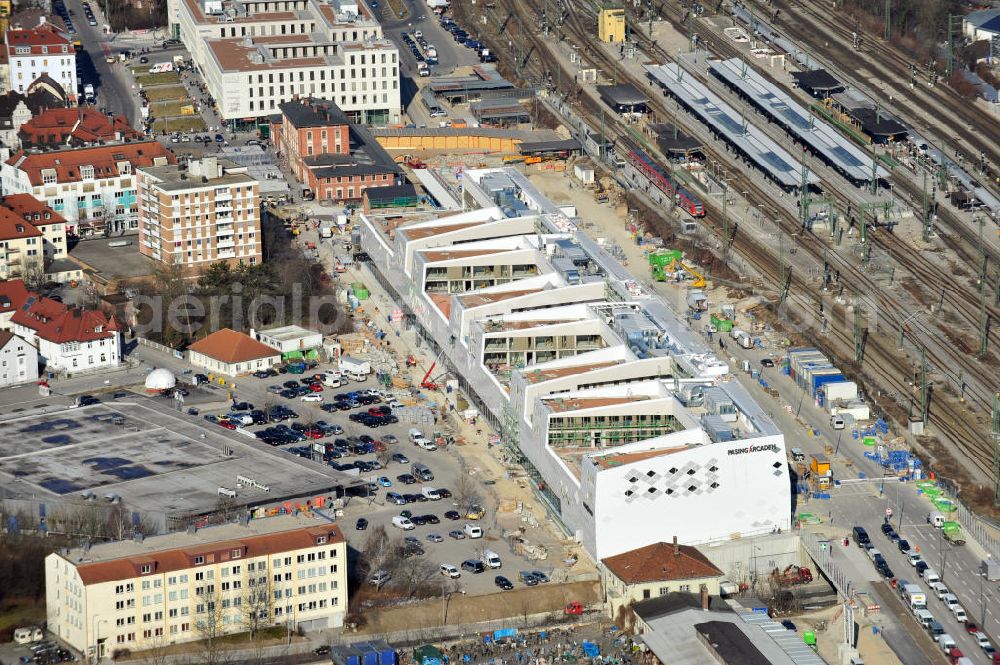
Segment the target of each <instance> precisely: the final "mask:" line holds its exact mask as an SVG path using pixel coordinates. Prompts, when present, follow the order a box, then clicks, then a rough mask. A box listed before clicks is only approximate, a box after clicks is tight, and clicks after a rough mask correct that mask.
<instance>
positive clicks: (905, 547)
mask: <svg viewBox="0 0 1000 665" xmlns="http://www.w3.org/2000/svg"><path fill="white" fill-rule="evenodd" d="M896 546H897V547H899V551H900V552H902V553H903V554H906V553H907V552H909V551H910V543H908V542H907V541H906V539H905V538H900V539H899V542H898V543H896Z"/></svg>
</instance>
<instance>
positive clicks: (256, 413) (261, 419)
mask: <svg viewBox="0 0 1000 665" xmlns="http://www.w3.org/2000/svg"><path fill="white" fill-rule="evenodd" d="M250 417H251V418H253V424H254V425H266V424H267V414H266V413H264V412H263V411H261V410H260V409H255V410H253V411H251V412H250Z"/></svg>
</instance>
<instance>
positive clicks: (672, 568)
mask: <svg viewBox="0 0 1000 665" xmlns="http://www.w3.org/2000/svg"><path fill="white" fill-rule="evenodd" d="M601 573H602V575H601V586H602V587H603V589H604V599H605V603H606V607H607V610H608V612H609V613H610V615H611V617H612V618H615V617H617V615H618V611H619V608H622V607H628V606H629V605H631V604H632V603H633V602H637V601H640V600H645V599H647V598H655V597H657V596H665V595H667V594H668V593H672V592H676V591H681V592H685V593H698V592H699V590H700V589H701V587H702V585H704V586H705V587H706V588H707V589H708V593H709V595H712V596H717V595H719V584H720V583H721V582H722V577H723V573H722V571H721V570H719V568H718V567H717V566H716V565H715V564H713V563H712V562H711V561H709V560H708V558H707V557H706V556H705V555H704V554H702V553H701V552H700V551H699V550H698V548H696V547H691V546H690V545H678V544H677V542H676V539H675V542H674V543H673V544H669V543H653V544H652V545H646V546H645V547H640V548H638V549H634V550H630V551H628V552H622V553H621V554H616V555H615V556H610V557H606V558H604V559H601Z"/></svg>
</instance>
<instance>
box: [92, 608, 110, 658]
mask: <svg viewBox="0 0 1000 665" xmlns="http://www.w3.org/2000/svg"><path fill="white" fill-rule="evenodd" d="M107 622H108V620H107V619H99V618H98V617H97V615H96V614H95V615H94V616H93V617H92V618H91V620H90V628H91V631H92V632H93V633H94V662H95V663H98V662H100V660H101V654H100V650H101V640H100V638H99V637H98V635H97V630H98V628H100V627H101V624H102V623H107Z"/></svg>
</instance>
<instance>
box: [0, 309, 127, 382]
mask: <svg viewBox="0 0 1000 665" xmlns="http://www.w3.org/2000/svg"><path fill="white" fill-rule="evenodd" d="M10 321H11V324H12V325H13V332H14V334H15V335H18V336H19V337H22V338H24V339H25V340H27V341H28V342H29V343H30V344H33V345H34V346H35V348H37V349H38V360H39V361H40V362H41V363H42V364H43V365H45V367H46V369H47V370H49V371H51V372H66V373H73V372H81V371H85V370H94V369H104V368H107V367H116V366H118V365H120V364H121V362H122V332H121V327H120V326H119V325H118V322H117V321H116V320H115V318H114V317H113V316H107V315H106V314H104V313H103V312H100V311H97V310H92V309H82V308H80V307H77V306H75V305H64V304H63V303H61V302H57V301H55V300H50V299H49V298H38V299H37V300H32V301H30V302H29V303H28V304H27V307H22V308H21V309H19V310H18V311H16V312H14V314H13V315H12V316H11V318H10Z"/></svg>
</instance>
